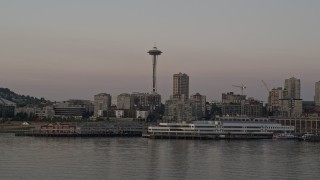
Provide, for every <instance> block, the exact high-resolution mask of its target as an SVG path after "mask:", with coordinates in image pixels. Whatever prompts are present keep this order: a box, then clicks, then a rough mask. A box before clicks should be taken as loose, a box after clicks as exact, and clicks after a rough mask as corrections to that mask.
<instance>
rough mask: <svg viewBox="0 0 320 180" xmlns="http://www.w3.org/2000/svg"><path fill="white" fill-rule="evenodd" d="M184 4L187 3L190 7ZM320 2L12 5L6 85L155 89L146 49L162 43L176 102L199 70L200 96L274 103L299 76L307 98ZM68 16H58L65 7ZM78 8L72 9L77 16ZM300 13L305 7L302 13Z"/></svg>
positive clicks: (62, 91) (161, 77) (164, 84)
mask: <svg viewBox="0 0 320 180" xmlns="http://www.w3.org/2000/svg"><path fill="white" fill-rule="evenodd" d="M181 3H183V6H181ZM319 7H320V2H317V1H308V3H306V2H301V1H281V2H279V1H267V2H265V1H259V2H257V1H241V2H238V1H232V2H231V1H230V2H223V1H202V3H197V2H192V1H175V2H171V1H163V2H162V3H161V4H160V3H159V2H156V1H154V2H151V1H138V2H130V1H129V2H126V3H124V2H98V1H96V2H86V1H68V2H64V1H54V2H42V1H28V2H23V1H20V2H18V1H16V2H13V1H2V2H0V10H1V13H2V16H0V21H1V22H2V26H1V28H2V30H1V32H0V39H1V41H0V59H1V66H0V87H7V88H10V89H12V90H13V91H15V92H18V93H20V94H29V95H32V96H36V97H44V98H46V99H50V100H57V101H59V100H66V99H93V96H94V95H95V94H98V93H101V92H105V93H110V94H112V95H113V96H114V95H118V94H121V93H131V92H152V86H151V83H150V82H152V76H151V74H152V68H151V66H150V57H149V55H148V54H147V53H146V51H148V50H149V49H150V48H152V46H153V44H154V43H157V46H158V48H159V49H161V50H162V51H164V52H165V53H164V54H163V55H161V58H160V59H159V64H158V69H157V81H158V82H157V86H158V87H157V90H158V93H159V94H161V95H162V97H163V100H166V99H169V96H170V95H171V90H172V82H171V80H172V75H173V74H175V73H178V72H183V73H186V74H188V75H189V76H190V93H196V92H199V93H200V94H203V95H206V96H207V100H209V101H210V100H211V99H212V100H220V99H221V94H222V93H224V92H230V91H232V92H235V93H236V94H240V93H241V92H240V91H239V89H238V88H234V87H232V85H233V84H244V85H245V86H246V87H247V89H245V91H244V93H245V94H246V95H248V96H250V97H251V96H252V97H255V98H258V99H261V100H263V101H264V102H266V101H267V96H268V93H267V91H266V90H265V88H264V86H263V84H262V83H261V80H264V81H265V82H266V83H267V84H268V86H269V88H270V89H271V88H274V87H275V88H276V87H282V86H283V81H284V80H285V79H287V78H290V77H292V76H294V77H296V78H298V79H300V80H301V98H302V99H303V100H310V101H311V100H313V99H314V84H315V82H318V81H319V73H318V67H319V66H320V61H319V59H320V53H319V51H318V47H319V45H320V35H319V33H318V32H319V30H320V23H319V22H318V17H319V16H320V9H319ZM57 12H58V13H57ZM71 12H72V13H71ZM297 12H298V13H297Z"/></svg>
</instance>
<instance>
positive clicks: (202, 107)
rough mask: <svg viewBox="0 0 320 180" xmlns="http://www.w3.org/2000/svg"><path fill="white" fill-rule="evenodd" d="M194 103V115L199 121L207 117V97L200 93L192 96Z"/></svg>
mask: <svg viewBox="0 0 320 180" xmlns="http://www.w3.org/2000/svg"><path fill="white" fill-rule="evenodd" d="M190 100H191V102H192V103H193V110H194V115H195V116H196V119H197V120H201V119H202V118H203V117H204V116H205V115H206V96H203V95H201V94H199V93H196V94H193V95H191V96H190Z"/></svg>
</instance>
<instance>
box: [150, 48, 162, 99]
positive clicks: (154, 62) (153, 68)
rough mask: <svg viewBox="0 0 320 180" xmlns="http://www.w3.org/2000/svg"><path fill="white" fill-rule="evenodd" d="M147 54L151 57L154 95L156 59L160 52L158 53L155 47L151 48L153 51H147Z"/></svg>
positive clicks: (155, 88)
mask: <svg viewBox="0 0 320 180" xmlns="http://www.w3.org/2000/svg"><path fill="white" fill-rule="evenodd" d="M148 53H149V54H150V55H151V56H152V92H154V93H156V92H157V59H158V56H159V55H161V53H162V52H161V51H159V50H158V49H157V47H153V49H152V50H150V51H148Z"/></svg>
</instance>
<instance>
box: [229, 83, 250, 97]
mask: <svg viewBox="0 0 320 180" xmlns="http://www.w3.org/2000/svg"><path fill="white" fill-rule="evenodd" d="M232 86H233V87H237V88H240V89H241V95H243V90H244V89H246V88H247V87H245V86H244V85H243V84H241V86H239V85H232Z"/></svg>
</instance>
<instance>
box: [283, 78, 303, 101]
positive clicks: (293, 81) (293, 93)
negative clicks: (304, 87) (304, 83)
mask: <svg viewBox="0 0 320 180" xmlns="http://www.w3.org/2000/svg"><path fill="white" fill-rule="evenodd" d="M284 89H285V91H287V92H286V93H284V98H286V99H300V79H297V78H295V77H292V78H290V79H286V80H285V83H284Z"/></svg>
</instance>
